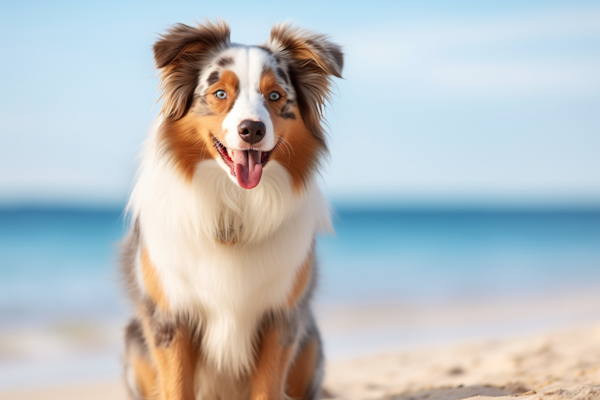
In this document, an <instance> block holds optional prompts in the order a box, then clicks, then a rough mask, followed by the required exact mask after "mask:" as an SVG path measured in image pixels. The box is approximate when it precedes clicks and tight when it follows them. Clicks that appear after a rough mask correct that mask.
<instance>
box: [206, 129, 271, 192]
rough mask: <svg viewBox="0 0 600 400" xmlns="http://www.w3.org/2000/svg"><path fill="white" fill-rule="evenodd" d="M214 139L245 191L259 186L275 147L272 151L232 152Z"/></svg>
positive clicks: (232, 173)
mask: <svg viewBox="0 0 600 400" xmlns="http://www.w3.org/2000/svg"><path fill="white" fill-rule="evenodd" d="M212 139H213V141H214V143H215V147H216V148H217V150H218V151H219V154H220V155H221V158H222V159H223V161H224V162H225V164H227V166H228V167H229V170H230V171H229V172H230V173H231V175H232V176H233V177H235V178H236V179H237V181H238V184H239V185H240V186H241V187H243V188H244V189H252V188H254V187H256V185H258V183H259V182H260V178H261V177H262V170H263V168H264V166H265V165H266V164H267V162H268V161H269V157H270V156H271V153H273V150H275V149H276V148H277V145H275V147H273V149H271V150H270V151H260V150H232V149H228V148H227V147H225V146H224V145H223V143H221V142H219V141H218V140H217V138H215V137H214V136H213V137H212Z"/></svg>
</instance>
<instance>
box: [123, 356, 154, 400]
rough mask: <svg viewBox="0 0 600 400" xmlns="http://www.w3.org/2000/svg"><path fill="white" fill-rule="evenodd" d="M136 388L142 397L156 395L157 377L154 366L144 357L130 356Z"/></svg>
mask: <svg viewBox="0 0 600 400" xmlns="http://www.w3.org/2000/svg"><path fill="white" fill-rule="evenodd" d="M129 360H130V363H131V368H133V371H134V374H135V379H136V384H137V387H138V390H139V392H140V394H141V395H142V397H143V398H144V399H150V398H155V397H157V395H158V393H157V392H158V386H157V382H158V378H157V376H158V375H157V372H156V367H155V366H154V365H152V363H151V362H150V360H148V358H146V357H140V356H136V355H133V356H130V357H129Z"/></svg>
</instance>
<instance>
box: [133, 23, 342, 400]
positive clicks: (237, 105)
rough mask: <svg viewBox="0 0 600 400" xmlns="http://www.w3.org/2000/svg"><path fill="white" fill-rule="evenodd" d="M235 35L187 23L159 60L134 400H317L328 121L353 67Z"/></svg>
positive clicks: (139, 270) (314, 46)
mask: <svg viewBox="0 0 600 400" xmlns="http://www.w3.org/2000/svg"><path fill="white" fill-rule="evenodd" d="M229 36H230V35H229V27H228V26H227V24H226V23H224V22H220V21H219V22H214V23H213V22H207V23H204V24H201V25H197V26H188V25H183V24H178V25H175V26H173V27H172V28H170V29H169V30H168V31H167V32H166V33H165V34H164V35H163V36H161V37H160V38H159V40H158V41H157V42H156V44H155V45H154V59H155V62H156V66H157V68H158V70H159V72H160V89H161V91H162V107H161V110H160V114H159V117H158V118H157V120H156V121H155V124H154V126H153V128H152V130H151V133H150V137H149V139H148V141H147V143H146V146H145V149H144V151H143V156H142V163H141V167H140V170H139V173H138V177H137V181H136V183H135V187H134V189H133V191H132V194H131V198H130V200H129V204H128V210H129V213H130V216H131V228H130V232H129V234H128V237H127V238H126V240H125V244H124V251H123V269H124V273H125V276H126V281H127V286H128V289H129V295H130V297H131V300H132V302H133V305H134V310H135V315H134V317H133V319H132V320H131V322H130V324H129V325H128V327H127V330H126V368H125V370H126V372H125V373H126V380H127V384H128V387H129V391H130V395H131V398H133V399H163V400H191V399H215V400H216V399H222V400H236V399H252V400H259V399H261V400H267V399H269V400H275V399H277V400H283V399H315V398H317V396H318V394H319V392H320V386H321V381H322V377H323V354H322V349H321V341H320V337H319V331H318V329H317V326H316V324H315V319H314V317H313V313H312V311H311V308H310V305H309V301H310V298H311V294H312V292H313V289H314V287H315V273H316V271H315V268H316V267H315V260H314V253H315V235H316V234H317V232H319V231H323V230H329V229H331V222H330V217H329V210H328V205H327V202H326V200H325V199H324V197H323V195H322V193H321V191H320V190H319V188H318V187H317V185H316V183H315V174H316V171H317V168H318V166H319V162H320V160H321V159H322V157H323V156H324V154H325V153H326V151H327V147H326V141H325V135H324V130H323V127H322V111H323V107H324V105H325V103H326V101H327V100H328V98H329V93H330V86H331V79H332V76H335V77H340V75H341V71H342V65H343V54H342V51H341V49H340V47H339V46H338V45H336V44H334V43H332V42H330V41H329V40H328V39H327V37H326V36H323V35H319V34H315V33H312V32H308V31H305V30H301V29H297V28H294V27H291V26H289V25H276V26H275V27H273V29H272V31H271V35H270V38H269V40H268V41H267V43H266V44H264V45H259V46H247V45H241V44H237V43H231V42H230V39H229Z"/></svg>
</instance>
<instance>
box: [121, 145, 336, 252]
mask: <svg viewBox="0 0 600 400" xmlns="http://www.w3.org/2000/svg"><path fill="white" fill-rule="evenodd" d="M153 142H154V141H152V140H151V141H150V143H149V145H148V146H147V147H146V150H145V152H144V154H143V161H142V165H141V168H140V171H139V176H138V181H137V183H136V185H135V187H134V190H133V192H132V194H131V198H130V200H129V204H128V210H129V211H130V213H131V215H132V217H133V218H135V219H141V221H140V222H141V223H142V224H143V223H144V221H143V220H144V219H145V220H148V219H152V220H154V221H155V222H156V223H158V224H159V225H161V226H164V229H165V230H166V232H171V233H173V234H177V235H181V234H183V236H184V237H186V238H187V239H188V240H192V241H195V240H209V241H215V242H220V243H228V244H232V245H238V246H239V245H246V244H250V243H253V242H258V241H261V240H264V239H266V238H267V237H268V236H269V235H272V234H273V233H274V232H276V231H277V229H278V228H279V227H280V226H281V224H283V223H284V222H285V221H286V220H287V219H288V218H289V217H290V216H292V215H294V214H295V213H296V212H298V211H299V210H300V209H301V208H303V207H306V206H307V199H309V198H311V197H314V196H318V197H321V194H320V191H319V189H318V188H317V187H315V184H314V182H309V183H308V184H307V185H306V186H305V187H304V188H303V190H301V191H298V190H295V189H294V187H293V184H292V180H291V176H290V174H289V173H288V172H287V170H286V169H285V168H284V167H283V166H282V165H281V164H279V163H277V162H276V161H272V162H269V164H268V165H267V166H266V167H265V171H264V175H263V178H262V180H261V182H260V184H259V185H258V186H257V187H256V188H254V189H251V190H246V189H242V188H240V187H239V186H238V185H237V184H236V183H234V182H233V181H232V180H231V179H230V178H229V176H228V175H227V171H225V170H224V169H223V168H222V167H221V166H219V164H218V163H217V162H216V161H215V160H205V161H202V162H200V163H199V164H198V166H197V168H196V171H195V173H194V177H193V179H192V180H191V181H189V180H186V179H185V178H184V177H183V175H181V174H180V173H179V172H178V171H177V169H176V167H175V165H174V163H173V162H172V160H170V159H169V157H168V154H161V153H160V152H157V151H156V145H155V143H153ZM323 201H324V200H322V201H320V202H323ZM324 208H325V209H326V208H327V207H326V206H325V207H324ZM324 221H326V222H324V225H325V228H324V229H329V223H328V222H327V221H328V216H324ZM166 232H165V233H166Z"/></svg>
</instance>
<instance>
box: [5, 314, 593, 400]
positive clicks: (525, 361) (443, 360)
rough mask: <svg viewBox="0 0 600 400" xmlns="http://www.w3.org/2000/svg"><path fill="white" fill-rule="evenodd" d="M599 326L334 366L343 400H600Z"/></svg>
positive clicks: (98, 388)
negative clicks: (476, 399) (475, 397)
mask: <svg viewBox="0 0 600 400" xmlns="http://www.w3.org/2000/svg"><path fill="white" fill-rule="evenodd" d="M599 383H600V324H595V325H589V326H585V327H579V328H576V329H568V330H557V331H554V332H550V333H545V334H536V335H532V336H526V337H520V338H511V339H504V340H489V341H482V342H478V343H471V344H463V345H451V346H441V347H435V348H428V349H422V350H414V351H401V352H393V353H384V354H378V355H372V356H368V357H361V358H353V359H350V360H345V361H335V362H331V363H329V365H328V367H327V375H326V380H325V385H324V389H325V393H324V398H329V399H336V400H456V399H465V398H470V397H473V396H483V397H478V399H479V400H483V399H495V400H501V399H502V400H508V399H510V398H514V396H517V395H518V396H519V398H520V399H523V400H538V399H539V400H563V399H564V400H566V399H573V400H575V399H576V400H587V399H590V400H591V399H600V386H595V385H598V384H599ZM126 398H127V397H126V393H125V389H124V386H123V385H122V384H121V382H119V381H110V382H99V383H94V384H88V385H81V384H80V385H70V386H64V387H51V388H40V389H34V390H20V391H15V392H5V393H1V394H0V399H2V400H34V399H35V400H37V399H49V400H58V399H61V400H76V399H87V400H95V399H112V400H121V399H123V400H125V399H126Z"/></svg>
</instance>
